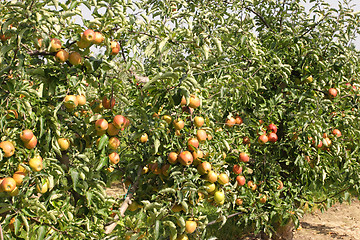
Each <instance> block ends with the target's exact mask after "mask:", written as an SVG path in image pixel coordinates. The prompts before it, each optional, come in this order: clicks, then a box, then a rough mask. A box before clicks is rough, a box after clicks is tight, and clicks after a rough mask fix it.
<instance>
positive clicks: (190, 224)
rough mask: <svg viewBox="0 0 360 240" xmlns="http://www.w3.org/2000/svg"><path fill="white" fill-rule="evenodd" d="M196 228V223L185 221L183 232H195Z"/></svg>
mask: <svg viewBox="0 0 360 240" xmlns="http://www.w3.org/2000/svg"><path fill="white" fill-rule="evenodd" d="M196 227H197V223H196V222H195V221H191V220H187V221H186V222H185V232H186V233H193V232H195V230H196Z"/></svg>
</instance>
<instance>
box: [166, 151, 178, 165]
mask: <svg viewBox="0 0 360 240" xmlns="http://www.w3.org/2000/svg"><path fill="white" fill-rule="evenodd" d="M177 159H178V154H177V153H176V152H170V153H169V155H168V161H169V163H170V164H175V163H177Z"/></svg>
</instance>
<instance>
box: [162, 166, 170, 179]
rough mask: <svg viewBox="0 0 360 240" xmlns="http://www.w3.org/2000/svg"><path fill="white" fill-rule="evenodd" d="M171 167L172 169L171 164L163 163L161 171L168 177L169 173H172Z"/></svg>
mask: <svg viewBox="0 0 360 240" xmlns="http://www.w3.org/2000/svg"><path fill="white" fill-rule="evenodd" d="M169 169H170V164H165V165H163V166H162V167H161V173H162V174H163V175H164V176H165V177H167V176H169V173H170V171H169Z"/></svg>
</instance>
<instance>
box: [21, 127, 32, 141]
mask: <svg viewBox="0 0 360 240" xmlns="http://www.w3.org/2000/svg"><path fill="white" fill-rule="evenodd" d="M33 136H34V134H33V132H32V131H31V130H30V129H25V130H23V131H22V132H21V133H20V139H21V141H23V142H28V141H30V140H31V139H32V138H33Z"/></svg>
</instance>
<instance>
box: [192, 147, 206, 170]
mask: <svg viewBox="0 0 360 240" xmlns="http://www.w3.org/2000/svg"><path fill="white" fill-rule="evenodd" d="M192 154H193V158H194V162H193V164H194V165H195V166H197V165H199V164H200V163H201V161H200V159H201V158H203V157H204V153H203V152H202V151H201V150H200V149H199V148H198V149H197V150H195V151H194V152H193V153H192Z"/></svg>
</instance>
